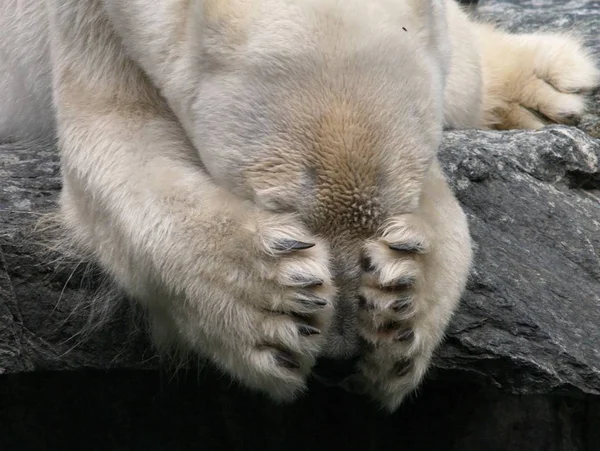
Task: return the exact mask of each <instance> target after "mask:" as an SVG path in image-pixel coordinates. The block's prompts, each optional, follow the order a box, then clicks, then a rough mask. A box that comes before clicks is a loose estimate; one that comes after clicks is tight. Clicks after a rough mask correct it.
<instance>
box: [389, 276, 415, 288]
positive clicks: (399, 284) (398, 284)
mask: <svg viewBox="0 0 600 451" xmlns="http://www.w3.org/2000/svg"><path fill="white" fill-rule="evenodd" d="M415 282H416V280H415V278H414V277H400V278H399V279H396V280H394V281H393V282H392V283H390V284H389V285H383V286H381V287H380V288H381V289H382V290H385V291H394V290H402V289H404V288H408V287H411V286H413V285H414V284H415Z"/></svg>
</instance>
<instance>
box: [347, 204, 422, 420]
mask: <svg viewBox="0 0 600 451" xmlns="http://www.w3.org/2000/svg"><path fill="white" fill-rule="evenodd" d="M430 233H431V232H430V231H429V229H428V227H427V225H426V224H425V223H423V222H422V220H421V219H420V218H418V217H417V216H414V215H403V216H399V217H396V218H395V219H394V220H393V221H392V222H391V223H390V225H389V227H388V228H387V231H386V233H384V234H383V236H382V237H381V238H380V239H378V240H376V241H372V242H369V243H368V244H367V245H366V246H365V250H364V254H363V258H362V270H363V275H362V287H361V289H360V291H361V295H360V297H359V313H358V318H359V333H360V334H361V337H362V339H363V340H364V342H365V347H366V351H365V352H364V355H363V357H362V359H361V360H360V362H359V364H358V370H359V375H358V376H356V378H355V380H353V381H351V382H352V383H354V386H355V387H356V386H359V385H362V391H364V392H366V393H367V394H369V395H371V396H372V397H374V398H375V399H377V400H378V401H380V402H381V403H382V404H384V405H386V406H387V407H389V408H390V409H392V410H393V409H395V408H396V407H397V406H398V405H399V404H400V402H401V401H402V399H403V398H404V397H405V396H406V395H407V394H408V393H410V392H411V391H412V390H414V388H415V387H416V386H417V385H418V383H419V382H420V381H421V379H422V377H423V375H424V374H425V371H426V369H427V366H428V363H429V358H430V354H431V351H432V348H433V342H432V340H431V333H430V330H429V329H430V324H429V319H428V317H429V315H430V313H431V310H432V305H431V300H430V299H429V298H428V295H427V287H426V286H425V280H424V265H425V264H426V262H425V256H426V255H427V253H429V251H430V247H431V243H430V239H429V235H430Z"/></svg>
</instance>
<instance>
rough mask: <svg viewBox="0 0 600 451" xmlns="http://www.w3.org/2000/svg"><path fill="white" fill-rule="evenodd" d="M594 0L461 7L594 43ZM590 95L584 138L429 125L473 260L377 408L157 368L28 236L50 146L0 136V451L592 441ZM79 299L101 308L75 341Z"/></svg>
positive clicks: (45, 194) (571, 444)
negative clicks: (452, 311)
mask: <svg viewBox="0 0 600 451" xmlns="http://www.w3.org/2000/svg"><path fill="white" fill-rule="evenodd" d="M597 3H598V2H597V1H591V0H590V1H583V0H571V1H569V2H563V1H558V0H556V1H550V0H535V1H534V0H529V1H516V0H515V1H508V0H505V1H500V0H494V1H483V2H480V4H481V6H480V13H479V14H481V15H482V16H485V17H495V18H500V21H501V22H503V23H505V24H507V27H508V28H509V29H511V30H515V31H527V30H531V29H537V28H539V27H540V26H543V28H547V29H551V30H556V29H565V28H568V27H570V26H571V25H572V24H574V23H577V27H578V28H583V30H584V32H585V33H584V34H585V36H586V38H587V39H588V41H589V42H590V44H591V45H592V46H593V47H594V49H595V50H596V51H597V52H600V35H599V34H598V33H597V30H598V29H600V8H599V7H598V4H597ZM599 96H600V94H596V98H595V102H594V106H593V108H592V111H591V112H590V114H588V115H587V116H586V117H585V118H584V121H583V122H582V123H581V124H580V129H582V130H585V131H586V132H587V133H588V134H586V133H584V131H582V130H578V129H576V128H573V127H564V126H551V127H547V128H545V129H543V130H541V131H537V132H525V131H512V132H483V131H453V132H447V133H446V137H445V141H444V145H443V148H442V150H441V154H440V155H441V159H442V163H443V165H444V168H445V170H446V173H447V174H448V177H449V180H450V181H451V183H452V185H453V189H454V190H455V192H456V194H457V197H458V198H459V200H460V201H461V203H462V205H463V206H464V208H465V210H466V212H467V214H468V217H469V221H470V226H471V231H472V235H473V238H474V241H475V244H476V253H475V255H476V258H475V264H474V269H473V272H472V276H471V279H470V281H469V284H468V290H467V292H466V294H465V296H464V298H463V300H462V304H461V308H460V310H459V312H458V313H457V315H456V316H455V318H454V320H453V322H452V325H451V327H450V330H449V334H448V339H447V341H446V343H445V344H444V345H443V346H442V347H441V348H440V350H439V352H438V353H437V356H436V358H435V364H434V368H433V369H432V371H431V373H430V375H429V377H428V379H427V381H426V383H425V384H424V386H423V388H422V389H421V390H420V392H419V395H418V396H417V397H415V399H413V400H409V401H408V402H407V403H406V404H405V405H404V406H403V407H402V408H401V409H400V411H399V412H397V413H396V414H394V415H392V416H388V415H386V414H384V413H382V412H379V411H378V410H377V407H376V406H373V405H371V404H369V403H368V402H367V401H366V400H364V399H362V398H360V397H356V396H354V395H350V394H347V393H345V392H342V391H339V390H337V389H331V388H326V387H322V386H320V385H318V384H313V385H311V387H310V391H309V392H308V393H307V395H306V396H305V397H303V398H302V399H301V400H299V401H298V402H297V403H295V404H292V405H290V406H283V407H281V406H275V405H273V404H271V403H270V402H269V401H267V400H265V399H264V398H262V397H261V396H259V395H256V394H253V393H248V392H246V391H244V390H242V389H239V388H237V387H235V386H232V385H231V384H230V383H229V381H228V380H227V378H223V377H219V375H218V374H216V373H215V372H214V371H213V370H212V369H210V368H207V369H205V370H204V371H201V372H200V373H197V372H196V371H194V370H192V369H189V370H186V371H179V372H177V373H174V371H173V369H169V368H168V367H167V368H165V367H162V368H163V370H159V369H158V368H161V365H159V362H158V360H157V359H156V358H155V357H154V353H153V352H152V350H151V348H150V347H149V345H148V341H147V338H146V336H145V334H144V333H143V328H142V327H140V324H139V323H137V321H139V319H138V317H137V315H136V312H135V309H133V308H131V305H130V303H128V302H127V301H126V300H123V299H119V298H118V296H115V295H114V294H112V293H110V292H102V291H100V292H99V291H98V290H99V289H100V287H101V284H100V283H99V278H98V275H97V271H96V269H95V268H94V267H93V266H90V265H88V264H86V263H83V262H79V261H77V260H74V261H70V260H69V259H67V260H61V261H59V262H56V261H54V259H55V258H56V255H55V254H54V253H53V252H51V251H48V250H46V249H45V247H44V246H43V245H41V244H40V242H39V241H38V239H37V237H39V236H40V235H39V230H37V231H36V230H35V229H34V227H35V226H36V224H38V221H39V220H40V219H41V214H43V213H46V212H49V211H52V209H53V207H54V205H55V203H56V201H57V197H58V194H59V190H60V177H59V167H58V159H57V155H56V152H55V149H54V146H53V145H52V143H42V142H36V143H27V144H4V145H2V146H0V232H1V233H0V374H2V376H0V449H2V450H12V449H19V450H21V449H96V448H97V449H128V450H130V449H138V448H139V449H144V450H154V449H156V450H159V449H161V450H162V449H188V448H202V449H226V450H246V449H247V450H281V449H288V450H291V451H293V450H301V449H302V450H303V449H309V448H310V449H349V450H350V449H360V450H365V451H368V450H379V449H410V450H437V449H444V450H456V451H471V450H473V451H475V450H477V451H479V450H482V449H485V450H507V449H511V450H512V449H524V450H540V451H541V450H544V451H546V450H550V451H554V450H556V451H559V450H560V451H562V450H586V449H590V450H591V449H600V433H599V432H598V430H597V425H598V424H599V423H600V398H599V397H598V394H599V393H600V327H599V326H598V325H599V324H600V195H599V194H598V192H600V163H599V162H600V140H598V139H595V138H593V137H591V136H590V134H591V135H595V136H596V137H600V133H598V130H599V129H598V124H599V123H600V97H599ZM94 296H107V297H110V299H114V303H113V305H114V309H115V314H114V315H113V316H112V319H111V320H110V321H109V322H107V323H106V324H104V325H103V326H102V327H99V328H98V329H97V330H94V331H93V332H92V333H89V334H82V331H83V330H85V326H86V321H87V320H88V317H89V313H90V310H89V309H90V306H91V305H93V303H91V302H89V301H90V299H92V298H93V297H94ZM92 313H93V312H92ZM173 374H175V376H173ZM173 379H174V380H175V381H173ZM196 442H197V444H196Z"/></svg>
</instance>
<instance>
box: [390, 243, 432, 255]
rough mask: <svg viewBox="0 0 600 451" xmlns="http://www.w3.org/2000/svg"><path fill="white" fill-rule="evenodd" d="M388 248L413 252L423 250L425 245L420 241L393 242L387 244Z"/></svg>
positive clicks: (420, 252) (416, 252) (419, 252)
mask: <svg viewBox="0 0 600 451" xmlns="http://www.w3.org/2000/svg"><path fill="white" fill-rule="evenodd" d="M389 248H390V249H391V250H393V251H401V252H413V253H415V254H422V253H423V252H425V246H423V244H421V243H393V244H390V245H389Z"/></svg>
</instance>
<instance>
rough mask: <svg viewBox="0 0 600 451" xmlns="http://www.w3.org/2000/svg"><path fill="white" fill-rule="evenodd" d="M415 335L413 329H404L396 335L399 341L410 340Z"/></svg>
mask: <svg viewBox="0 0 600 451" xmlns="http://www.w3.org/2000/svg"><path fill="white" fill-rule="evenodd" d="M414 337H415V332H414V331H413V330H412V329H404V330H401V331H400V332H398V335H396V340H397V341H409V340H412V339H413V338H414Z"/></svg>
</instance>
